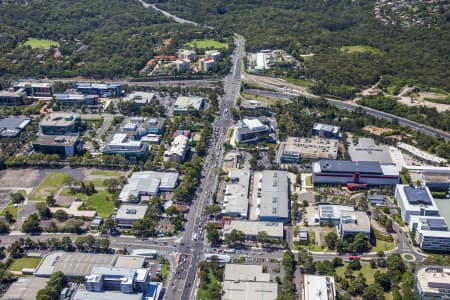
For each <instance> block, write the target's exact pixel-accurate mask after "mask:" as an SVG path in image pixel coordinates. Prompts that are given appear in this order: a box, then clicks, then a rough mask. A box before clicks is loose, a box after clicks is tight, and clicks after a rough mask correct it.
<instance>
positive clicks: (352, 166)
mask: <svg viewBox="0 0 450 300" xmlns="http://www.w3.org/2000/svg"><path fill="white" fill-rule="evenodd" d="M312 169H313V173H312V181H313V184H314V185H320V184H341V185H342V184H349V183H351V184H353V183H355V184H366V185H369V186H370V185H394V184H398V182H399V178H400V174H399V171H398V169H397V168H396V166H395V165H384V164H380V163H379V162H375V161H349V160H321V161H318V162H315V163H314V164H313V167H312Z"/></svg>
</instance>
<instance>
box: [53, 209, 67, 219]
mask: <svg viewBox="0 0 450 300" xmlns="http://www.w3.org/2000/svg"><path fill="white" fill-rule="evenodd" d="M53 217H54V218H56V219H57V220H58V221H61V222H62V221H65V220H67V213H66V212H65V211H64V210H62V209H58V210H57V211H55V212H54V213H53Z"/></svg>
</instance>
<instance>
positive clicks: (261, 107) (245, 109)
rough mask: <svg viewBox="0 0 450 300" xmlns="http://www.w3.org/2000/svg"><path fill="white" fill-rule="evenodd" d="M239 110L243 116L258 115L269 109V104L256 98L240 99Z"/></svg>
mask: <svg viewBox="0 0 450 300" xmlns="http://www.w3.org/2000/svg"><path fill="white" fill-rule="evenodd" d="M239 110H240V111H241V113H242V114H243V115H245V116H260V115H264V114H266V113H267V112H268V111H269V105H268V104H267V103H264V102H261V101H256V100H241V102H240V104H239Z"/></svg>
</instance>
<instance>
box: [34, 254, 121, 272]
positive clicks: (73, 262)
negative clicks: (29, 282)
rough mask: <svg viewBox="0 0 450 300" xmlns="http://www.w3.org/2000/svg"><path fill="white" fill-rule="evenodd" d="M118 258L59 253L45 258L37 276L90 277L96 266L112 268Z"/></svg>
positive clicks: (37, 270) (107, 255) (110, 255)
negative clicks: (59, 273)
mask: <svg viewBox="0 0 450 300" xmlns="http://www.w3.org/2000/svg"><path fill="white" fill-rule="evenodd" d="M116 258H117V256H116V255H112V254H100V253H80V252H63V251H57V252H52V253H49V254H48V255H47V256H45V257H44V258H43V259H42V261H41V263H40V264H39V266H38V267H37V268H36V271H35V276H37V277H49V276H50V275H51V274H52V273H55V272H57V271H61V272H63V273H64V274H65V275H66V276H69V277H75V276H86V275H90V274H91V272H92V270H93V269H94V267H96V266H112V265H113V263H114V261H115V260H116Z"/></svg>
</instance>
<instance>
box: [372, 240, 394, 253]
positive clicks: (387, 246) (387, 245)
mask: <svg viewBox="0 0 450 300" xmlns="http://www.w3.org/2000/svg"><path fill="white" fill-rule="evenodd" d="M394 246H395V244H394V243H392V242H385V241H382V240H377V244H376V245H375V247H372V249H370V251H371V252H378V251H387V250H392V249H394Z"/></svg>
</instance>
